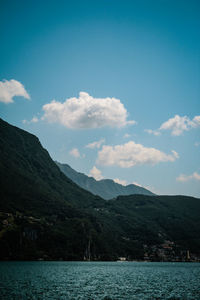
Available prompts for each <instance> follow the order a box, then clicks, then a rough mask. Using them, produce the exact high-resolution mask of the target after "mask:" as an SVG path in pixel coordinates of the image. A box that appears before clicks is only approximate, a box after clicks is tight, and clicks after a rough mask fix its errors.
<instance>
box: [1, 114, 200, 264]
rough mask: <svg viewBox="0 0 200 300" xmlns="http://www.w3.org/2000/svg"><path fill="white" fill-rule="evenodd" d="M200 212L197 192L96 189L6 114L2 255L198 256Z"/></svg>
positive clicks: (23, 257)
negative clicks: (70, 174)
mask: <svg viewBox="0 0 200 300" xmlns="http://www.w3.org/2000/svg"><path fill="white" fill-rule="evenodd" d="M199 212H200V199H197V198H193V197H186V196H148V195H130V196H119V197H117V198H116V199H113V200H110V201H106V200H103V199H102V198H100V197H99V196H94V195H93V194H91V193H90V192H88V191H86V190H84V189H82V188H80V187H79V186H78V185H76V184H75V183H74V182H73V181H72V180H71V179H69V178H67V177H66V176H65V175H64V174H63V173H62V172H61V171H60V169H59V168H58V166H57V165H56V164H55V163H54V161H53V160H52V159H51V157H50V156H49V154H48V152H47V151H46V150H45V149H44V148H43V147H42V146H41V144H40V142H39V140H38V138H37V137H35V136H34V135H32V134H30V133H28V132H26V131H24V130H21V129H19V128H17V127H14V126H12V125H10V124H8V123H6V122H4V121H3V120H1V119H0V259H1V260H6V259H9V260H12V259H17V260H26V259H27V260H30V259H31V260H32V259H45V260H48V259H51V260H83V259H87V260H90V259H92V260H116V259H117V258H118V257H121V256H123V257H126V258H128V259H130V260H132V259H140V260H143V259H145V260H153V261H154V260H155V261H160V260H175V261H176V260H189V259H191V258H192V259H193V260H198V259H199V257H200V254H199V249H200V234H199V232H200V218H199Z"/></svg>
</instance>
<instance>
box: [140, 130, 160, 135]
mask: <svg viewBox="0 0 200 300" xmlns="http://www.w3.org/2000/svg"><path fill="white" fill-rule="evenodd" d="M144 131H145V132H147V133H148V134H153V135H155V136H158V135H161V133H160V131H159V130H152V129H145V130H144Z"/></svg>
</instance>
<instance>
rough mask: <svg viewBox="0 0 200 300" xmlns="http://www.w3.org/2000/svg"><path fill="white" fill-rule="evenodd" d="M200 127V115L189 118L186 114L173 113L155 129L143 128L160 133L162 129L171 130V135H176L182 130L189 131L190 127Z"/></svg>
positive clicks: (149, 131) (151, 132)
mask: <svg viewBox="0 0 200 300" xmlns="http://www.w3.org/2000/svg"><path fill="white" fill-rule="evenodd" d="M197 127H200V116H195V117H194V118H193V119H192V120H190V118H189V117H187V116H183V117H181V116H179V115H175V116H174V117H173V118H170V119H169V120H167V121H166V122H164V123H163V124H161V126H160V128H159V129H157V130H152V129H145V131H146V132H148V133H149V134H154V135H160V134H161V131H162V130H171V135H174V136H178V135H181V134H182V133H183V132H184V131H189V130H191V129H192V128H197Z"/></svg>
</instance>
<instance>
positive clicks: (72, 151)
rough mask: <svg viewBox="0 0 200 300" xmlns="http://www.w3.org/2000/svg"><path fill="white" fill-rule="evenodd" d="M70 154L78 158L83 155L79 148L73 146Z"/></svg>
mask: <svg viewBox="0 0 200 300" xmlns="http://www.w3.org/2000/svg"><path fill="white" fill-rule="evenodd" d="M69 154H70V155H72V156H74V157H76V158H79V157H81V155H80V153H79V150H78V149H77V148H73V149H72V150H71V151H70V152H69Z"/></svg>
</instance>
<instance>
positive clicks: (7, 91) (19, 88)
mask: <svg viewBox="0 0 200 300" xmlns="http://www.w3.org/2000/svg"><path fill="white" fill-rule="evenodd" d="M15 96H22V97H24V98H26V99H30V95H29V94H28V93H27V91H26V90H25V88H24V86H23V84H22V83H21V82H19V81H17V80H14V79H11V80H4V81H0V102H3V103H6V104H8V103H12V102H14V101H13V98H14V97H15Z"/></svg>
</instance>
